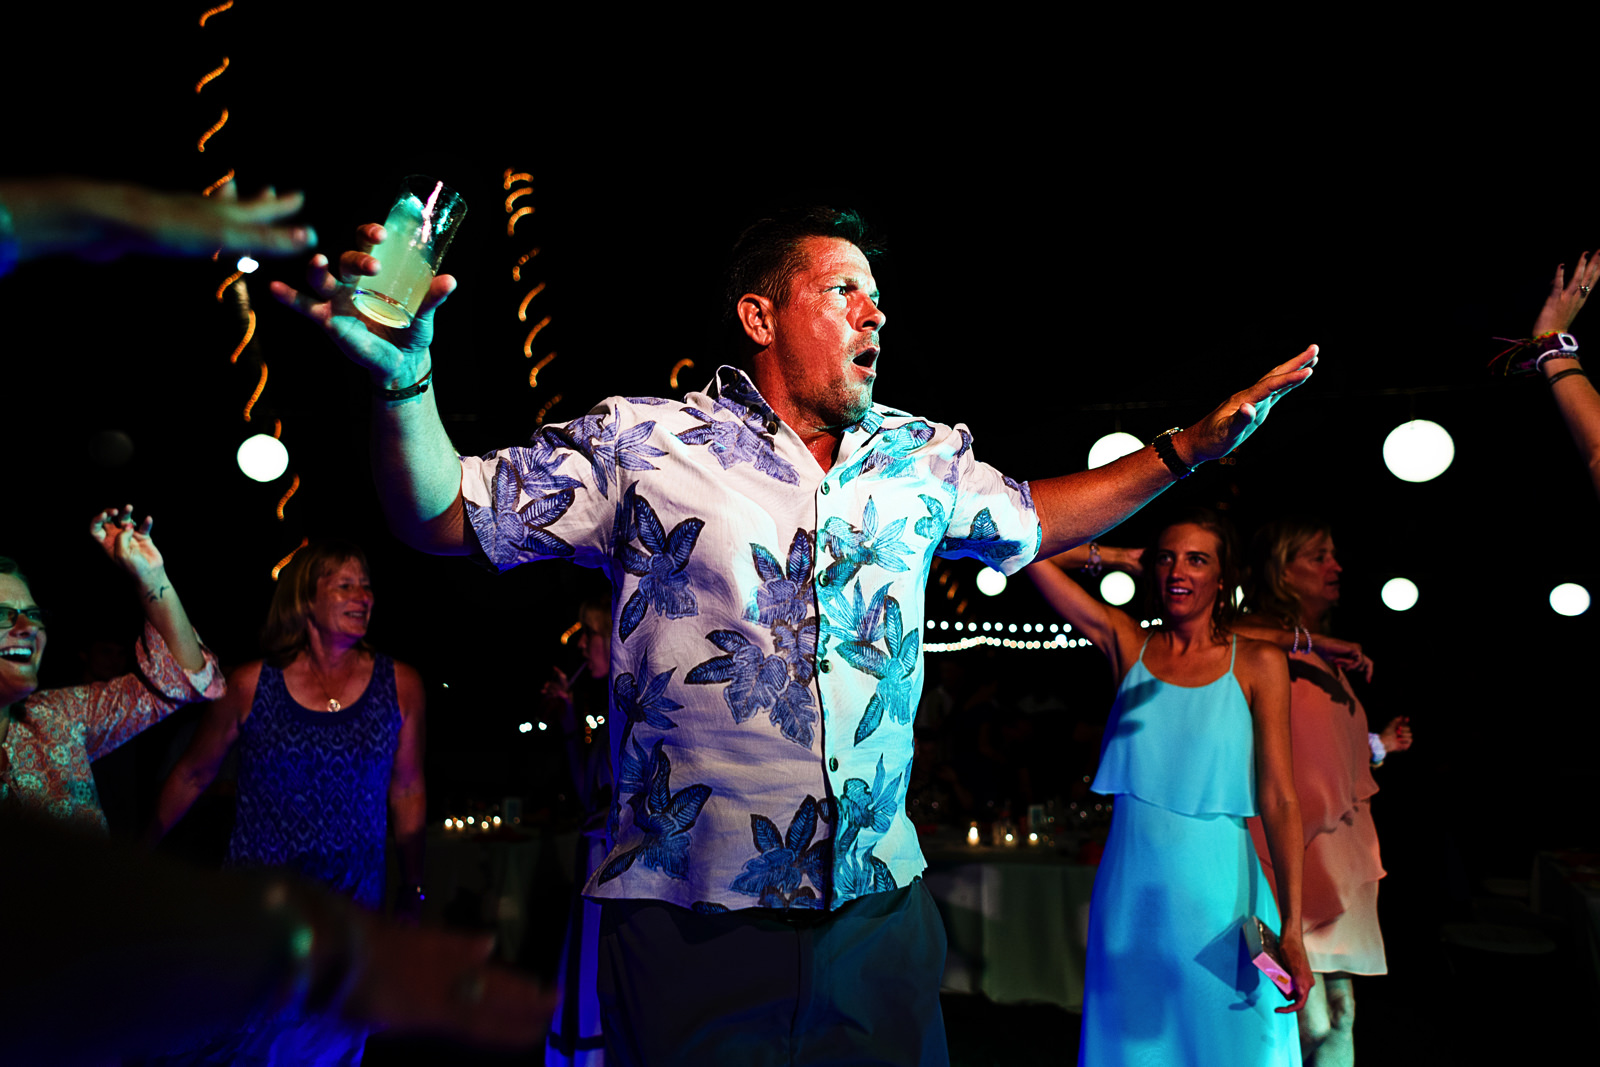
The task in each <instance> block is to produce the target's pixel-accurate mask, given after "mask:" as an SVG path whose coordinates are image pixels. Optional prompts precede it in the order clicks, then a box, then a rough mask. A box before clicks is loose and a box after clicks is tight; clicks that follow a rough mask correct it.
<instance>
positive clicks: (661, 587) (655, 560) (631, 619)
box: [614, 485, 706, 641]
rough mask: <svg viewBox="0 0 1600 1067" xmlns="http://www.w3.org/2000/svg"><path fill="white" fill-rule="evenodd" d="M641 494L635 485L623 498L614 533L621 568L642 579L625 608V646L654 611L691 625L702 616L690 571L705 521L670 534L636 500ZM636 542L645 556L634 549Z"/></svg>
mask: <svg viewBox="0 0 1600 1067" xmlns="http://www.w3.org/2000/svg"><path fill="white" fill-rule="evenodd" d="M636 489H637V487H636V486H633V485H630V486H628V490H627V492H626V493H625V494H623V498H622V504H621V505H620V506H619V509H618V512H617V518H616V523H615V527H614V529H615V531H616V533H615V535H614V536H616V538H617V539H616V546H617V555H618V557H620V560H621V562H622V568H623V570H625V571H627V572H628V573H629V574H631V575H634V576H635V577H637V578H638V579H639V586H638V588H637V589H635V590H634V591H633V595H632V596H630V597H629V598H628V602H627V603H626V604H624V605H623V607H622V619H621V625H620V626H619V627H618V628H617V633H618V635H619V636H620V637H621V638H622V640H623V641H626V640H627V639H628V638H629V637H630V636H631V635H632V634H633V631H634V630H636V629H638V628H639V624H640V623H641V622H643V621H644V616H645V612H646V610H647V609H649V608H652V607H653V608H655V609H656V611H657V612H658V613H659V614H661V615H663V616H665V617H666V618H669V619H687V618H691V617H693V616H695V615H698V614H699V613H700V609H699V604H698V602H697V601H696V600H695V598H694V590H692V589H690V588H689V575H688V573H687V571H686V568H687V567H688V566H689V556H690V555H691V554H692V553H693V552H694V544H695V541H697V540H698V539H699V537H700V531H701V530H702V529H704V528H705V524H706V523H705V520H704V519H700V518H694V517H690V518H686V519H684V520H683V521H682V522H680V523H678V525H676V526H674V527H673V528H672V532H671V533H667V531H666V529H665V528H664V527H663V526H662V525H661V520H660V519H658V518H657V517H656V513H655V509H654V508H652V507H651V506H650V502H649V501H648V500H646V499H645V498H644V497H642V496H638V495H637V492H636ZM636 537H637V538H638V540H639V543H640V544H642V545H643V546H644V551H640V550H638V549H636V548H634V547H633V544H632V542H633V540H634V538H636Z"/></svg>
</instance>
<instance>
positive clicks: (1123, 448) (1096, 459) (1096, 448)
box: [1089, 431, 1144, 470]
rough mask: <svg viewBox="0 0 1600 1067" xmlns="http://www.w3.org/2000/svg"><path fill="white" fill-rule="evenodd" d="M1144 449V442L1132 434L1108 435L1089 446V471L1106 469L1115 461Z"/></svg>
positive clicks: (1118, 433)
mask: <svg viewBox="0 0 1600 1067" xmlns="http://www.w3.org/2000/svg"><path fill="white" fill-rule="evenodd" d="M1143 447H1144V442H1143V441H1141V440H1139V439H1138V438H1137V437H1135V436H1133V434H1131V433H1122V432H1121V431H1118V432H1117V433H1108V434H1106V435H1105V436H1104V437H1102V438H1100V440H1098V441H1096V442H1095V443H1094V444H1092V445H1090V446H1089V469H1090V470H1094V469H1095V468H1096V467H1104V466H1105V465H1106V464H1107V463H1110V462H1111V461H1112V460H1114V459H1121V458H1122V457H1123V456H1126V455H1128V454H1130V453H1133V452H1137V451H1139V449H1141V448H1143Z"/></svg>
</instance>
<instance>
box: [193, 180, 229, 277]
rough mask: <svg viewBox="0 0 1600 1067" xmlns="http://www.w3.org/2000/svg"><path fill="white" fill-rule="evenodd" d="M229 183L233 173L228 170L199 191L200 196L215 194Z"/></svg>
mask: <svg viewBox="0 0 1600 1067" xmlns="http://www.w3.org/2000/svg"><path fill="white" fill-rule="evenodd" d="M231 181H233V171H232V170H229V171H228V173H226V174H224V175H223V176H222V177H220V178H218V179H217V180H216V181H214V182H212V183H211V184H210V185H208V186H206V187H205V188H204V189H202V190H200V195H201V196H210V195H211V194H212V193H214V192H216V191H217V190H218V189H221V188H222V187H223V186H224V185H227V184H228V183H229V182H231ZM221 251H222V249H220V248H219V249H217V252H221ZM211 258H212V259H216V258H217V257H216V254H213V255H212V256H211Z"/></svg>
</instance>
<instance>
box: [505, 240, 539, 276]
mask: <svg viewBox="0 0 1600 1067" xmlns="http://www.w3.org/2000/svg"><path fill="white" fill-rule="evenodd" d="M538 254H539V250H538V249H537V248H532V249H529V250H528V251H527V252H525V253H524V254H523V256H522V258H521V259H519V260H517V265H516V266H514V267H512V268H511V280H512V281H514V282H520V281H521V280H522V265H523V264H524V263H526V262H528V260H530V259H532V258H533V257H534V256H536V255H538Z"/></svg>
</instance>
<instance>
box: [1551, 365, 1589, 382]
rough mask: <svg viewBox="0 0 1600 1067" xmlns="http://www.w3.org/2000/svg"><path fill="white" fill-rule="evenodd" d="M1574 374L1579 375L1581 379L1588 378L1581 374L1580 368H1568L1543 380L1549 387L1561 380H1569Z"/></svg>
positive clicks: (1581, 369)
mask: <svg viewBox="0 0 1600 1067" xmlns="http://www.w3.org/2000/svg"><path fill="white" fill-rule="evenodd" d="M1574 374H1577V375H1581V376H1582V377H1585V378H1587V377H1588V375H1587V374H1584V373H1583V368H1582V367H1569V368H1567V369H1566V370H1564V371H1558V372H1557V373H1555V374H1552V375H1550V377H1548V378H1546V379H1545V382H1546V383H1547V384H1549V385H1554V384H1556V383H1557V382H1559V381H1560V380H1561V379H1563V378H1570V377H1572V376H1573V375H1574Z"/></svg>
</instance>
